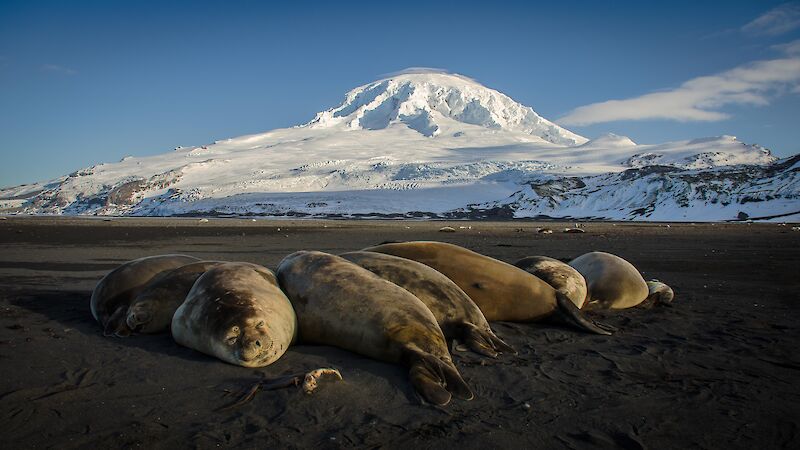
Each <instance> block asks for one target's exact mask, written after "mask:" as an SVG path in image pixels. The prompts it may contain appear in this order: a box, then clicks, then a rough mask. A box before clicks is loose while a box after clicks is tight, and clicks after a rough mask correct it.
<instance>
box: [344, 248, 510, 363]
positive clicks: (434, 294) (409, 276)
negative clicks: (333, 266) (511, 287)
mask: <svg viewBox="0 0 800 450" xmlns="http://www.w3.org/2000/svg"><path fill="white" fill-rule="evenodd" d="M339 256H341V257H342V258H344V259H346V260H348V261H350V262H352V263H355V264H358V265H359V266H361V267H363V268H365V269H367V270H369V271H370V272H372V273H374V274H375V275H377V276H379V277H381V278H383V279H384V280H387V281H391V282H392V283H394V284H396V285H398V286H400V287H401V288H403V289H405V290H407V291H408V292H411V293H412V294H414V295H415V296H416V297H417V298H418V299H420V300H422V303H424V304H425V306H427V307H428V309H429V310H430V311H431V312H432V313H433V316H434V317H436V321H437V322H438V323H439V327H440V328H441V329H442V333H444V336H445V337H446V338H448V339H458V340H460V341H461V342H463V343H464V344H466V346H467V347H469V348H470V349H472V350H473V351H474V352H476V353H480V354H482V355H485V356H489V357H492V358H496V357H497V354H498V352H508V353H516V351H515V350H514V349H513V348H512V347H511V346H509V345H508V344H506V343H505V342H503V341H502V340H501V339H500V338H498V337H497V336H495V334H494V333H493V332H492V329H491V328H490V327H489V322H487V321H486V317H484V316H483V313H482V312H481V310H480V309H479V308H478V305H476V304H475V302H473V301H472V299H471V298H469V296H468V295H467V294H466V293H465V292H464V291H463V290H461V288H460V287H458V286H457V285H456V284H455V283H453V282H452V281H450V279H449V278H447V277H446V276H444V275H442V274H441V273H439V272H437V271H436V270H434V269H432V268H430V267H428V266H426V265H425V264H422V263H418V262H416V261H412V260H410V259H406V258H400V257H399V256H392V255H386V254H383V253H374V252H350V253H344V254H342V255H339Z"/></svg>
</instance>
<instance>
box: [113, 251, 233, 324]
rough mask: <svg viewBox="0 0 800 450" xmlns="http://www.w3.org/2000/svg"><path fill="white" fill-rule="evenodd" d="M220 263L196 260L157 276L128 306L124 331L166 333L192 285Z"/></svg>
mask: <svg viewBox="0 0 800 450" xmlns="http://www.w3.org/2000/svg"><path fill="white" fill-rule="evenodd" d="M219 264H221V262H220V261H200V262H196V263H191V264H187V265H185V266H181V267H178V268H177V269H172V270H170V271H167V272H163V273H161V274H159V275H157V276H156V277H155V278H153V280H152V281H151V282H150V283H149V284H148V285H147V287H145V288H144V290H142V292H140V293H139V295H137V296H136V298H135V299H133V301H132V302H131V306H130V307H128V314H127V320H126V321H127V323H128V328H130V329H131V330H133V331H135V332H138V333H147V334H150V333H162V332H165V331H169V328H170V324H171V323H172V316H173V315H174V314H175V310H176V309H178V307H179V306H181V303H183V301H184V300H186V295H187V294H189V291H190V290H191V289H192V285H194V282H195V281H197V279H198V278H200V275H203V274H204V273H205V272H206V271H207V270H208V269H211V268H212V267H215V266H217V265H219Z"/></svg>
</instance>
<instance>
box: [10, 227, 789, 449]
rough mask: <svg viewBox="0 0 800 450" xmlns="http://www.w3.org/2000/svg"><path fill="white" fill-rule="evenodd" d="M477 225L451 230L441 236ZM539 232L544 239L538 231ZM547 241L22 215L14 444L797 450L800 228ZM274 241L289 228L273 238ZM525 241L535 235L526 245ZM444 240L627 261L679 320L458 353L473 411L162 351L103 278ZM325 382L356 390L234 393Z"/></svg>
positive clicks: (503, 327) (363, 366) (350, 362)
mask: <svg viewBox="0 0 800 450" xmlns="http://www.w3.org/2000/svg"><path fill="white" fill-rule="evenodd" d="M444 225H452V226H454V227H456V228H458V227H459V226H472V229H471V230H470V229H459V230H458V231H457V232H456V233H448V234H445V233H438V232H437V231H436V230H438V229H439V228H440V227H442V226H444ZM538 225H541V224H538ZM545 225H546V226H549V227H552V228H553V229H555V230H556V233H554V234H551V235H543V234H537V233H536V232H535V230H536V226H537V224H534V223H530V222H501V223H486V222H482V223H481V222H470V223H467V222H450V223H448V222H389V221H385V222H367V221H363V222H344V221H330V222H321V221H280V222H271V221H258V222H251V221H249V220H234V219H211V221H210V222H208V223H202V224H201V223H198V221H197V220H196V219H124V220H123V219H114V221H111V222H106V221H102V220H99V219H68V218H20V217H10V218H8V220H2V221H0V283H2V286H1V288H2V289H1V290H0V442H2V447H3V448H8V449H17V448H33V447H36V448H43V447H53V448H59V449H61V448H72V447H102V448H128V447H142V448H154V447H157V448H176V447H195V446H197V447H202V448H207V447H217V446H223V447H229V446H239V447H258V448H282V447H408V446H415V447H417V448H428V447H439V448H447V447H455V446H459V447H463V448H489V447H517V448H518V447H528V448H531V447H534V448H592V447H604V448H605V447H622V448H628V449H638V448H651V449H661V448H781V447H786V448H798V446H800V436H799V434H800V433H799V432H798V421H800V395H798V392H800V355H798V353H797V348H798V344H800V334H798V325H797V323H798V320H797V317H796V316H797V313H798V300H800V299H798V290H799V289H800V282H799V281H798V280H800V277H799V276H798V273H800V271H798V250H800V249H799V248H798V247H800V246H799V245H798V244H799V243H800V232H798V231H793V230H792V229H791V226H780V225H778V224H753V225H746V224H729V225H720V224H718V225H689V224H685V225H672V226H671V227H670V228H667V227H666V226H663V225H640V224H618V225H616V226H614V225H612V224H605V223H596V224H595V223H590V224H587V225H586V231H587V232H586V233H585V234H562V233H559V232H558V231H560V229H561V227H563V226H565V224H553V223H548V224H545ZM278 228H280V231H278ZM518 229H521V230H522V231H518ZM423 239H427V240H442V241H447V242H453V243H456V244H460V245H463V246H465V247H468V248H470V249H473V250H476V251H478V252H481V253H484V254H486V255H489V256H493V257H495V258H499V259H502V260H505V261H509V262H513V261H515V260H516V259H518V258H521V257H523V256H526V255H536V254H544V255H549V256H552V257H556V258H572V257H575V256H578V255H580V254H582V253H584V252H588V251H591V250H605V251H609V252H613V253H617V254H619V255H622V256H623V257H625V258H626V259H628V260H629V261H631V262H632V263H633V264H635V265H636V266H637V267H638V268H639V269H640V270H642V271H643V272H645V276H646V277H656V278H659V279H661V280H662V281H665V282H667V283H669V284H670V285H672V286H673V288H674V289H675V292H676V300H675V303H674V306H673V307H660V308H658V307H653V308H637V309H632V310H627V311H621V312H603V313H597V314H595V317H596V318H598V319H600V320H602V321H605V322H608V323H610V324H613V325H615V326H617V327H618V328H619V329H620V331H619V332H617V333H616V334H615V335H614V336H611V337H604V336H596V335H590V334H582V333H580V332H575V331H572V330H570V329H564V328H559V327H557V326H551V325H543V324H512V323H494V324H493V327H494V329H495V331H496V332H497V333H498V335H500V336H501V337H502V338H503V339H505V340H506V341H507V342H509V343H510V344H512V345H514V346H515V347H516V348H517V349H518V350H519V355H518V356H503V357H501V358H500V359H498V360H490V359H486V358H481V357H479V356H478V355H476V354H472V353H456V354H454V359H455V361H456V364H457V366H458V367H459V369H460V371H461V373H462V375H463V376H464V378H465V379H466V380H467V382H468V383H469V384H470V385H471V386H472V388H473V390H474V391H475V394H476V397H475V400H473V401H470V402H466V401H460V400H453V402H451V404H450V405H448V406H447V407H444V408H434V407H431V406H427V405H422V404H420V402H419V401H418V400H417V398H416V396H415V394H414V392H413V390H412V389H411V387H410V385H409V383H408V381H407V376H406V370H405V369H403V368H402V367H399V366H395V365H391V364H386V363H382V362H378V361H373V360H370V359H367V358H364V357H361V356H358V355H355V354H352V353H349V352H346V351H343V350H338V349H335V348H332V347H325V346H308V345H298V346H296V347H293V348H291V349H290V350H289V351H288V352H287V353H286V355H285V356H284V357H283V358H282V359H280V360H279V361H278V362H276V363H275V364H273V365H271V366H269V367H266V368H263V369H260V370H254V369H246V368H241V367H236V366H231V365H228V364H225V363H223V362H221V361H218V360H216V359H213V358H211V357H208V356H205V355H202V354H199V353H197V352H194V351H192V350H189V349H187V348H182V347H179V346H178V345H177V344H175V343H174V342H173V341H172V340H171V338H170V337H169V336H168V335H160V336H134V337H131V338H127V339H120V338H109V337H103V335H102V332H101V329H100V326H99V325H98V324H97V323H96V322H95V321H94V319H93V318H92V316H91V314H90V312H89V297H90V293H91V290H92V289H93V287H94V285H95V283H96V282H97V281H98V280H99V279H100V278H101V277H102V276H103V275H104V274H105V273H106V272H108V271H109V270H111V269H113V268H114V267H116V266H117V265H118V264H120V263H122V262H124V261H127V260H130V259H133V258H137V257H141V256H145V255H153V254H159V253H176V252H180V253H186V254H190V255H195V256H198V257H202V258H208V259H224V260H240V261H251V262H255V263H260V264H264V265H266V266H268V267H271V268H274V267H275V266H276V265H277V263H278V262H279V261H280V259H281V258H282V257H283V256H285V255H287V254H289V253H291V252H292V251H295V250H299V249H317V250H323V251H328V252H333V253H341V252H345V251H350V250H356V249H360V248H362V247H365V246H367V245H372V244H376V243H379V242H381V241H384V240H423ZM324 366H332V367H336V368H338V369H340V370H341V373H342V375H343V376H344V382H338V383H323V384H322V386H321V387H320V388H319V389H318V391H317V392H315V393H314V394H312V395H306V394H304V393H303V392H302V391H300V390H298V389H284V390H279V391H272V392H260V393H259V394H258V395H257V396H256V397H255V399H254V400H253V401H252V402H250V403H249V404H247V405H244V406H242V407H239V408H237V409H234V410H231V411H227V412H215V409H217V408H218V407H220V406H223V405H226V404H228V403H230V402H231V401H232V398H231V397H230V396H226V395H225V394H226V390H235V391H238V390H241V389H245V388H247V387H249V386H250V385H251V384H252V383H253V382H254V381H255V380H257V379H258V378H259V377H260V376H261V374H266V375H267V376H278V375H282V374H288V373H295V372H299V371H303V370H307V369H312V368H317V367H324Z"/></svg>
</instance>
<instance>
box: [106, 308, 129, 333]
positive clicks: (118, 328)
mask: <svg viewBox="0 0 800 450" xmlns="http://www.w3.org/2000/svg"><path fill="white" fill-rule="evenodd" d="M127 313H128V308H127V307H124V306H120V307H119V308H117V310H116V311H114V314H112V315H111V317H109V318H108V321H106V326H105V328H104V329H103V335H104V336H117V337H128V336H130V335H131V329H130V328H129V327H128V314H127Z"/></svg>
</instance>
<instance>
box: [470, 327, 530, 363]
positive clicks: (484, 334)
mask: <svg viewBox="0 0 800 450" xmlns="http://www.w3.org/2000/svg"><path fill="white" fill-rule="evenodd" d="M462 330H463V331H462V333H463V334H462V336H461V339H462V340H463V341H464V343H465V344H466V345H467V347H469V348H470V350H472V351H474V352H475V353H479V354H481V355H484V356H488V357H490V358H497V353H498V352H502V353H513V354H515V355H516V354H517V351H516V350H514V348H513V347H511V346H510V345H508V344H506V343H505V342H503V340H502V339H500V338H499V337H497V336H496V335H495V334H494V333H492V330H484V329H481V328H479V327H478V326H477V325H475V324H472V323H464V324H463V325H462Z"/></svg>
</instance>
